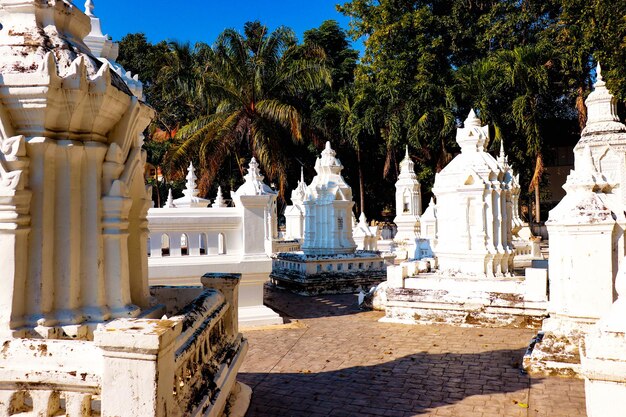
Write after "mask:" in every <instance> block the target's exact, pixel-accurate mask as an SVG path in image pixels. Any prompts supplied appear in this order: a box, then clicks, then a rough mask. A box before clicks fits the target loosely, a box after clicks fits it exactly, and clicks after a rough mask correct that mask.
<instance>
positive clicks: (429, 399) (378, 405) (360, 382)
mask: <svg viewBox="0 0 626 417" xmlns="http://www.w3.org/2000/svg"><path fill="white" fill-rule="evenodd" d="M267 302H268V304H269V305H271V306H273V307H274V308H276V309H277V310H278V311H280V312H281V313H283V314H284V315H286V316H287V317H291V318H292V319H293V321H292V323H291V324H290V325H288V326H284V327H282V328H278V329H276V328H275V329H264V330H251V331H244V334H245V335H246V337H247V338H248V340H249V342H250V350H249V352H248V355H247V357H246V360H245V362H244V364H243V366H242V368H241V370H240V374H239V380H240V381H242V382H244V383H246V384H248V385H249V386H251V387H252V388H253V390H254V393H253V397H252V403H251V405H250V409H249V411H248V414H247V416H248V417H253V416H281V417H283V416H285V417H287V416H312V417H315V416H394V417H395V416H398V417H404V416H455V417H492V416H494V417H495V416H505V417H509V416H510V417H513V416H515V417H518V416H532V417H539V416H541V417H584V416H586V413H585V399H584V386H583V382H582V381H581V380H577V379H565V378H535V377H532V378H531V377H529V376H528V375H523V374H521V373H520V371H519V365H520V361H521V357H522V355H523V353H524V350H525V347H526V345H527V343H528V341H529V340H530V339H531V337H532V336H533V335H534V331H532V330H527V329H523V330H519V329H478V328H459V327H452V326H443V325H442V326H438V325H433V326H420V325H415V326H412V325H400V324H389V323H379V322H378V319H379V318H380V317H382V316H383V314H382V313H380V312H373V311H367V312H362V311H359V310H358V308H356V297H354V296H346V295H337V296H320V297H302V296H297V295H293V294H289V293H285V292H280V291H276V290H271V291H268V293H267Z"/></svg>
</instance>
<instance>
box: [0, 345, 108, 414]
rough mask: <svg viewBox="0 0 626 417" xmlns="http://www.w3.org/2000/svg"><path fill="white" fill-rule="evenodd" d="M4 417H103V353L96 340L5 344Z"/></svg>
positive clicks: (0, 358)
mask: <svg viewBox="0 0 626 417" xmlns="http://www.w3.org/2000/svg"><path fill="white" fill-rule="evenodd" d="M0 351H1V353H0V388H1V389H0V417H5V416H6V417H8V416H13V415H20V414H21V413H29V414H28V415H35V416H46V417H47V416H57V415H63V416H68V417H89V416H96V415H100V408H101V407H100V391H101V388H100V387H101V375H102V351H101V350H100V349H99V348H97V347H96V346H95V345H94V344H93V343H92V342H87V341H72V340H34V339H11V340H5V341H4V342H3V344H2V348H1V349H0Z"/></svg>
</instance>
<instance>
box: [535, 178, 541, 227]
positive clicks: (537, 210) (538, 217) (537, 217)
mask: <svg viewBox="0 0 626 417" xmlns="http://www.w3.org/2000/svg"><path fill="white" fill-rule="evenodd" d="M540 221H541V210H540V203H539V184H537V186H536V187H535V222H536V223H539V222H540Z"/></svg>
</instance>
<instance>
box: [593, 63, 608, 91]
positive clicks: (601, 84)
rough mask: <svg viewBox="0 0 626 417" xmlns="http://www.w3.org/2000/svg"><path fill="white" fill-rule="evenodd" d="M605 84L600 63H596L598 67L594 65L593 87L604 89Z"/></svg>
mask: <svg viewBox="0 0 626 417" xmlns="http://www.w3.org/2000/svg"><path fill="white" fill-rule="evenodd" d="M605 85H606V83H605V82H604V78H602V67H601V66H600V61H598V65H596V82H595V83H594V87H604V86H605Z"/></svg>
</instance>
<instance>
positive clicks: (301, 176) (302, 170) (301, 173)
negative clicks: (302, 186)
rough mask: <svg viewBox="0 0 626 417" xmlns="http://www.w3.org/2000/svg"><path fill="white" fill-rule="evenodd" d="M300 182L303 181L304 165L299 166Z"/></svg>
mask: <svg viewBox="0 0 626 417" xmlns="http://www.w3.org/2000/svg"><path fill="white" fill-rule="evenodd" d="M300 182H302V183H304V167H300Z"/></svg>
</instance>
